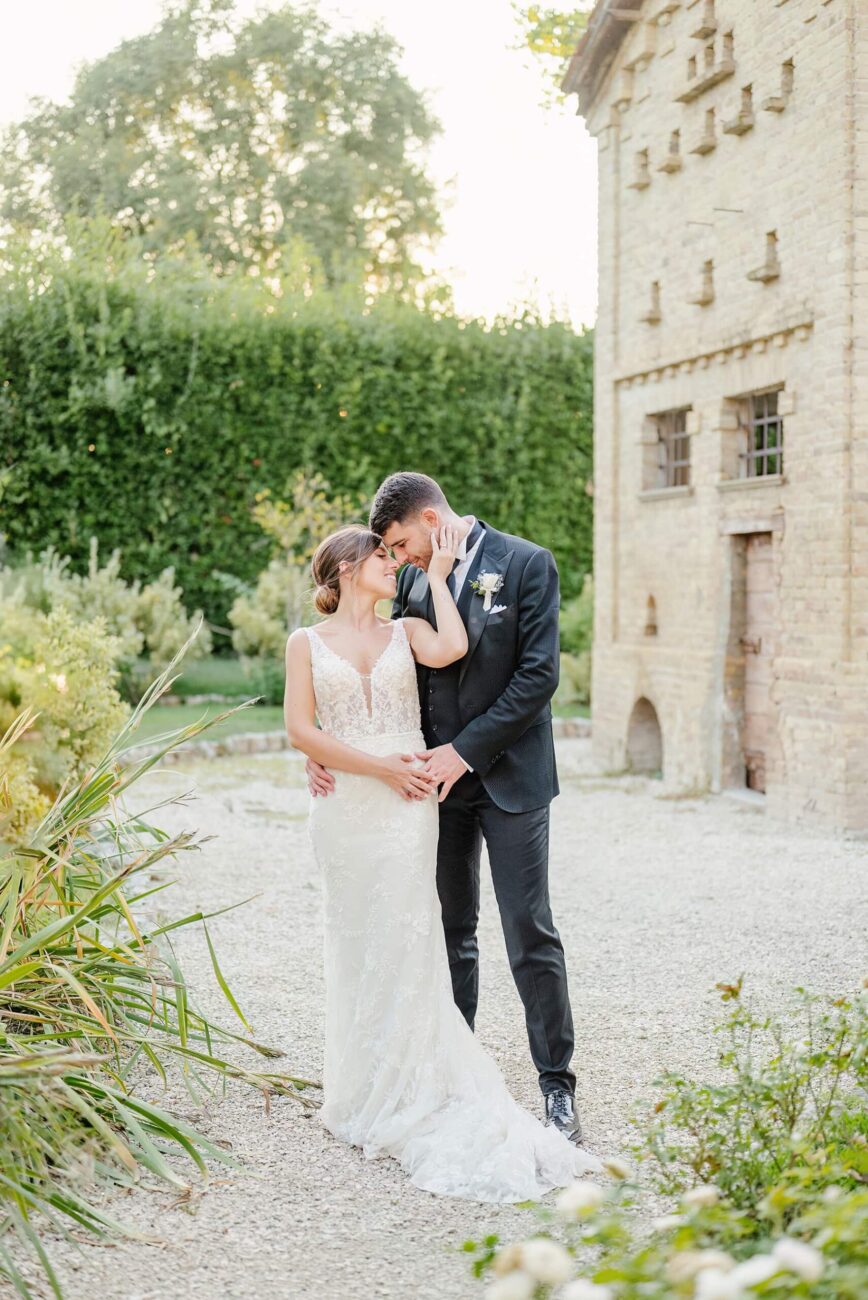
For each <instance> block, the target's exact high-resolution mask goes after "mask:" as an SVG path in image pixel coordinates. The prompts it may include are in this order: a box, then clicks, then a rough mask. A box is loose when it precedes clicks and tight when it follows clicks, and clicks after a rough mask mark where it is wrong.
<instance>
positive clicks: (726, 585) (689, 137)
mask: <svg viewBox="0 0 868 1300" xmlns="http://www.w3.org/2000/svg"><path fill="white" fill-rule="evenodd" d="M661 14H662V18H660V19H659V21H658V20H657V18H658V15H661ZM706 15H707V6H706V4H705V0H693V2H692V3H691V2H687V3H681V4H673V3H671V2H667V0H646V3H645V4H644V5H643V6H642V9H641V11H640V20H639V21H638V22H636V23H634V24H632V25H631V28H630V32H629V35H628V36H627V37H626V39H625V40H624V41H623V43H622V45H621V47H620V50H619V54H618V57H617V60H616V63H615V66H614V67H613V68H612V70H611V72H610V74H609V76H608V78H607V80H606V83H605V84H604V86H603V88H602V90H601V92H600V94H599V95H598V97H597V101H596V103H595V104H594V106H593V108H592V110H591V111H590V113H589V114H588V122H589V126H590V128H591V130H592V131H593V132H594V134H595V135H596V136H597V138H598V141H599V162H600V199H599V203H600V222H599V226H600V250H599V251H600V261H599V265H600V271H599V275H600V313H599V319H598V333H597V350H596V409H595V424H596V446H595V454H596V468H595V504H596V525H595V528H596V531H595V544H596V561H595V563H596V591H597V602H598V604H597V610H596V629H595V655H594V683H593V692H594V743H595V747H596V749H597V752H598V755H599V757H600V758H601V759H602V760H603V762H604V763H605V764H606V765H607V766H608V767H611V768H620V767H622V766H623V765H624V764H625V762H626V757H627V733H628V725H629V719H630V715H631V712H632V710H633V707H634V705H635V703H636V701H637V700H638V699H639V698H640V697H642V696H645V697H646V698H648V699H649V700H651V702H652V703H653V705H654V707H655V709H656V710H657V714H658V716H659V719H660V723H661V727H662V732H663V746H664V755H663V770H664V777H665V781H666V784H667V785H668V786H669V787H671V788H675V789H688V788H711V789H720V788H722V787H724V786H728V785H732V784H737V783H738V781H739V779H740V778H739V772H738V761H737V757H736V758H735V759H734V754H736V751H737V749H738V744H737V740H738V728H739V708H740V702H739V699H738V690H737V686H736V687H734V686H733V683H734V682H737V679H738V673H739V671H740V664H739V656H740V655H741V653H742V652H741V650H740V649H739V647H738V646H737V645H735V644H734V642H733V626H734V625H733V618H732V610H733V600H734V599H735V598H736V597H737V594H738V582H739V580H740V579H739V565H740V563H741V560H740V558H739V557H740V554H741V550H740V548H742V550H743V543H744V535H746V534H747V533H750V532H766V531H771V532H772V535H773V554H774V582H775V590H776V598H777V635H776V644H775V655H774V664H773V684H772V688H771V698H772V703H773V709H774V728H773V739H772V742H771V743H770V746H769V752H768V755H767V778H768V779H767V788H768V805H769V808H770V811H773V812H774V813H776V814H780V815H783V816H787V817H789V818H792V819H796V820H802V819H804V820H818V821H822V822H824V823H826V824H831V825H838V826H841V827H842V828H846V829H850V830H868V725H866V721H868V719H866V704H868V427H866V426H868V325H866V324H864V322H866V321H868V315H866V313H865V310H863V309H868V262H866V254H868V184H866V179H865V172H866V167H868V3H866V0H762V3H760V2H759V0H717V3H716V4H715V5H714V19H715V21H716V23H717V31H716V33H715V35H714V37H713V38H710V39H709V38H706V39H699V38H697V37H695V36H693V35H692V34H691V33H692V32H694V31H696V30H697V29H698V28H699V27H700V25H701V22H702V19H703V18H704V17H705V16H706ZM729 33H731V37H732V40H731V48H730V45H729V42H728V41H726V40H725V37H726V36H727V35H728V34H729ZM710 40H711V41H713V43H714V47H715V48H714V53H713V57H712V58H711V61H710V66H711V68H712V69H715V68H717V69H719V71H720V73H721V74H722V76H721V79H720V80H719V81H718V82H717V84H715V85H713V86H712V87H710V88H708V89H705V90H703V91H702V92H701V93H699V94H697V95H696V96H695V98H693V99H692V100H690V101H689V102H679V100H678V98H677V97H678V96H679V95H680V94H682V92H683V91H684V90H685V88H686V87H688V86H689V84H691V83H690V81H689V76H688V60H689V59H690V58H691V57H695V58H696V59H697V66H698V69H699V72H700V73H701V72H702V70H703V67H704V65H705V58H706V56H705V53H704V51H705V47H706V46H707V45H708V44H709V43H710ZM730 56H731V57H730ZM789 62H791V63H792V66H793V74H792V90H791V92H790V93H789V95H788V96H786V103H785V105H784V106H783V107H782V111H775V109H776V108H777V109H781V104H780V97H781V90H782V87H783V88H784V90H786V85H787V75H788V74H787V72H786V71H785V70H784V68H783V65H784V64H785V63H789ZM730 65H731V68H730ZM723 74H725V75H723ZM860 75H861V80H860ZM698 80H699V78H697V81H698ZM748 87H750V88H751V93H750V94H749V93H748V91H747V88H748ZM751 107H752V117H753V124H752V126H750V128H749V129H747V130H743V131H737V132H732V133H730V132H727V131H724V129H723V128H724V125H725V124H727V123H733V124H738V123H739V114H740V112H741V124H742V125H743V124H744V123H745V115H746V112H747V111H748V110H750V109H751ZM712 110H713V115H714V123H713V126H714V140H715V144H714V148H713V149H712V150H710V151H708V152H692V151H693V150H694V149H695V148H696V147H697V146H698V145H700V144H701V141H702V140H703V139H704V138H705V137H707V135H708V133H709V130H708V129H709V123H710V117H711V112H712ZM674 132H678V133H679V135H678V137H674V136H673V133H674ZM676 146H677V155H676V154H675V153H674V152H673V151H674V150H675V148H676ZM643 155H645V156H647V160H648V162H647V168H646V169H643V167H642V163H641V160H642V157H643ZM673 158H676V161H675V162H674V163H673V162H672V161H671V160H672V159H673ZM661 164H663V165H664V169H663V170H659V169H660V167H661ZM643 170H645V171H646V173H647V177H650V183H648V184H645V185H644V186H642V187H641V188H633V187H632V185H631V183H632V182H633V181H635V179H636V177H637V175H639V176H641V175H642V172H643ZM770 232H775V235H776V239H777V255H778V259H779V264H780V274H779V276H778V277H777V278H776V279H773V280H771V281H769V282H767V283H763V282H761V281H758V280H756V279H749V278H748V273H749V272H751V271H756V270H758V269H759V268H761V267H762V266H763V264H764V261H765V259H766V249H767V237H768V235H769V233H770ZM860 255H861V256H860ZM709 262H711V263H713V276H712V279H713V301H712V302H710V303H708V304H707V305H699V304H697V303H696V302H691V301H690V299H691V298H696V297H697V296H701V293H700V291H701V290H702V288H703V282H704V281H705V284H706V287H707V281H708V274H707V270H706V269H705V268H706V265H707V263H709ZM653 282H657V284H658V285H659V321H657V322H656V323H649V322H648V321H645V320H643V319H642V317H643V316H645V315H647V314H648V312H649V308H650V307H651V306H652V302H653V301H654V300H653V297H652V288H651V286H652V283H653ZM653 314H654V313H652V316H653ZM777 385H782V386H783V390H784V396H783V398H782V401H783V403H784V409H785V412H786V414H785V460H784V475H783V481H779V482H777V481H773V482H768V483H764V482H763V481H762V479H759V480H748V481H740V480H739V479H738V478H737V477H735V476H736V475H737V472H738V471H737V457H736V455H735V449H734V444H735V439H736V435H735V433H734V432H733V431H732V429H731V428H730V423H731V412H732V401H733V399H735V398H737V397H739V395H741V394H745V393H748V392H750V391H753V390H757V389H763V388H767V387H771V386H777ZM680 406H689V407H690V408H691V416H690V425H689V428H690V429H691V431H692V433H691V484H690V487H689V489H683V488H682V489H674V490H671V491H669V492H666V493H660V492H657V493H655V492H649V491H647V490H646V489H647V486H648V485H647V481H645V478H644V477H643V465H644V464H645V463H647V460H648V453H649V448H648V441H649V426H648V424H647V420H648V417H649V416H652V415H654V414H655V413H657V412H661V411H664V410H669V409H673V408H675V407H680ZM649 596H653V598H654V601H655V603H656V616H657V629H658V631H657V635H656V636H654V637H649V636H647V635H646V633H645V625H646V622H647V609H648V597H649Z"/></svg>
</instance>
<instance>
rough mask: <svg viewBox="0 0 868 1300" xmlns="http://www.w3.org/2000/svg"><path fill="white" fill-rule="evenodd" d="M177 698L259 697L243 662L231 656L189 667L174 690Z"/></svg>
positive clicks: (193, 663) (215, 657)
mask: <svg viewBox="0 0 868 1300" xmlns="http://www.w3.org/2000/svg"><path fill="white" fill-rule="evenodd" d="M172 690H173V692H174V693H175V695H180V696H181V697H182V698H183V697H184V696H187V695H240V696H245V697H248V696H251V695H256V694H257V691H256V689H255V686H254V683H253V682H251V680H250V678H249V677H248V676H247V675H246V674H245V672H244V669H243V668H242V666H241V661H240V660H239V659H236V658H235V657H234V656H231V655H211V656H210V657H209V658H208V659H195V660H194V661H193V662H192V663H190V664H188V665H187V666H186V667H185V668H184V670H183V672H182V673H181V676H180V677H179V678H178V680H177V681H176V682H175V685H174V686H173V687H172Z"/></svg>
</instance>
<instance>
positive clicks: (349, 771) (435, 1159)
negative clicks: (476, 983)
mask: <svg viewBox="0 0 868 1300" xmlns="http://www.w3.org/2000/svg"><path fill="white" fill-rule="evenodd" d="M432 546H433V552H434V553H433V557H432V559H431V563H430V567H429V569H428V579H429V583H430V587H431V592H432V596H433V602H434V611H435V615H436V623H437V626H436V629H435V628H434V627H432V626H431V625H430V624H429V623H427V622H426V621H425V620H424V619H419V618H404V619H396V620H393V621H391V622H390V621H388V620H385V619H382V618H379V617H378V615H377V612H376V605H377V602H378V601H381V600H383V599H388V598H392V597H394V595H395V590H396V573H397V568H398V565H397V563H396V561H395V560H394V559H392V557H391V556H390V554H389V552H388V550H387V549H386V547H385V545H384V544H383V542H382V540H381V539H380V538H379V537H377V536H376V534H374V533H371V532H369V531H368V530H367V529H365V528H362V527H356V526H353V527H349V528H343V529H341V530H339V531H338V532H336V533H334V534H332V535H331V536H330V537H327V538H326V539H325V541H324V542H322V543H321V545H320V546H319V548H318V549H317V552H316V554H315V555H314V558H313V565H312V569H313V577H314V581H315V582H316V584H317V589H316V597H315V601H316V607H317V609H318V610H319V612H320V613H321V614H324V615H327V616H329V617H327V618H326V620H325V621H324V622H322V623H320V624H319V625H318V626H316V627H309V628H299V629H298V630H297V631H295V632H293V633H292V635H291V636H290V638H289V641H288V643H287V649H286V699H285V706H284V712H285V717H286V728H287V732H288V734H289V738H290V741H291V742H292V744H293V745H294V746H295V747H296V748H297V749H299V750H301V751H302V752H303V753H305V754H307V755H308V756H309V757H310V758H313V759H315V760H316V761H317V762H319V763H321V764H323V766H324V767H327V768H328V769H329V770H330V771H331V772H333V773H334V774H335V789H334V793H333V794H332V795H331V796H330V797H329V798H328V799H317V800H312V802H311V813H310V833H311V839H312V842H313V849H314V854H315V857H316V860H317V864H318V866H319V868H320V870H321V872H322V878H323V891H324V902H325V974H326V1043H325V1070H324V1104H323V1108H322V1112H321V1114H322V1118H323V1122H324V1123H325V1125H326V1127H327V1128H328V1129H329V1130H330V1131H331V1132H332V1133H333V1134H334V1135H335V1136H336V1137H338V1138H340V1139H342V1140H343V1141H345V1142H348V1143H351V1144H352V1145H354V1146H358V1147H361V1148H362V1150H363V1151H364V1153H365V1155H366V1156H368V1157H376V1156H382V1155H389V1156H392V1157H394V1158H395V1159H396V1160H398V1161H399V1162H400V1164H401V1166H402V1167H403V1168H404V1170H405V1171H406V1172H407V1174H408V1175H409V1177H410V1179H411V1180H412V1181H413V1183H415V1184H416V1186H417V1187H421V1188H423V1189H425V1190H426V1191H429V1192H436V1193H439V1194H440V1195H444V1196H460V1197H465V1198H468V1199H471V1200H477V1201H502V1202H507V1201H523V1200H529V1199H537V1198H538V1197H540V1196H541V1195H543V1194H544V1193H545V1192H547V1191H550V1190H551V1189H552V1188H554V1187H562V1186H565V1185H566V1184H567V1183H569V1182H571V1181H572V1180H573V1179H574V1178H576V1177H577V1176H578V1175H579V1174H582V1173H585V1172H587V1171H589V1170H591V1169H597V1168H599V1164H598V1162H597V1161H596V1160H595V1159H594V1158H593V1157H592V1156H589V1155H588V1154H587V1153H586V1152H583V1151H581V1150H578V1149H577V1148H576V1147H575V1146H573V1145H571V1143H570V1142H568V1141H567V1140H566V1139H565V1137H564V1136H563V1135H562V1134H561V1133H559V1132H558V1131H557V1129H555V1128H553V1127H544V1126H543V1125H542V1124H541V1123H540V1122H539V1121H538V1120H537V1119H536V1118H535V1117H534V1116H532V1115H531V1114H529V1113H528V1112H527V1111H525V1110H523V1109H522V1108H521V1107H520V1106H519V1105H518V1104H517V1103H516V1102H515V1101H514V1100H513V1098H512V1097H511V1095H510V1093H509V1091H508V1089H507V1087H506V1083H505V1082H504V1080H503V1077H502V1076H501V1074H500V1072H499V1070H498V1068H497V1066H496V1065H495V1063H494V1061H493V1060H492V1059H491V1058H490V1057H489V1056H488V1055H487V1053H486V1052H485V1051H484V1050H483V1048H482V1047H481V1046H480V1045H479V1043H478V1042H477V1041H476V1039H475V1038H474V1035H473V1032H472V1031H471V1030H470V1028H469V1027H468V1025H467V1022H466V1021H465V1019H464V1017H463V1016H462V1014H461V1012H460V1011H459V1010H458V1008H457V1007H456V1005H455V1003H454V1001H453V996H452V983H451V980H450V975H449V964H448V959H447V955H446V945H445V939H444V934H443V928H442V922H441V915H440V902H439V899H438V896H437V887H436V879H435V869H436V857H437V833H438V816H437V793H436V788H434V787H432V785H431V783H430V780H429V778H428V777H427V776H426V775H425V773H424V771H423V770H422V769H423V764H422V763H421V762H420V761H419V760H418V759H416V758H415V757H414V754H415V753H416V751H420V750H424V749H425V740H424V737H423V735H422V730H421V714H420V705H419V694H418V688H417V683H416V669H415V664H416V661H418V662H419V663H421V664H425V665H427V666H429V667H433V668H442V667H445V666H446V665H448V664H451V663H454V662H455V661H456V660H458V659H461V658H462V657H463V656H464V655H465V654H466V652H467V633H466V631H465V628H464V624H463V622H462V620H461V616H460V614H459V612H458V609H457V607H456V605H455V602H454V600H453V598H452V594H451V592H450V590H449V587H448V586H447V578H448V577H449V574H450V573H451V571H452V567H453V564H454V562H455V557H456V552H457V548H458V537H457V534H456V533H455V530H454V529H451V528H444V529H443V530H442V531H441V533H440V536H439V537H437V536H434V535H432ZM317 718H318V719H319V724H320V725H319V727H317V725H316V719H317Z"/></svg>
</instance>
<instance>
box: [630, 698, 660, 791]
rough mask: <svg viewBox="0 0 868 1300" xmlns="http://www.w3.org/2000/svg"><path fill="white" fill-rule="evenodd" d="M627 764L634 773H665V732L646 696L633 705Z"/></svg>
mask: <svg viewBox="0 0 868 1300" xmlns="http://www.w3.org/2000/svg"><path fill="white" fill-rule="evenodd" d="M627 762H628V764H629V766H630V770H631V771H633V772H646V773H647V774H648V775H652V776H653V775H659V774H662V772H663V732H662V731H661V729H660V720H659V718H658V717H657V710H656V709H655V708H654V705H653V704H652V703H651V701H650V700H649V699H646V698H645V696H644V695H643V696H641V697H640V698H639V699H638V700H637V701H636V703H635V704H634V705H633V712H632V713H631V714H630V721H629V723H628V725H627Z"/></svg>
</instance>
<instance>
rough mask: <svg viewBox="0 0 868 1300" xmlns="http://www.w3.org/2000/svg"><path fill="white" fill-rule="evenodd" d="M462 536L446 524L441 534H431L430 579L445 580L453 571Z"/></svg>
mask: <svg viewBox="0 0 868 1300" xmlns="http://www.w3.org/2000/svg"><path fill="white" fill-rule="evenodd" d="M459 543H460V538H459V536H458V531H457V529H455V528H453V527H452V526H451V525H449V524H444V525H443V527H442V528H441V529H440V534H439V536H438V534H437V533H432V534H431V559H430V561H429V563H428V581H429V582H437V581H438V580H440V581H442V582H445V581H446V579H447V578H448V577H449V575H450V573H451V572H452V569H453V566H454V564H455V557H456V556H457V554H458V546H459Z"/></svg>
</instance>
